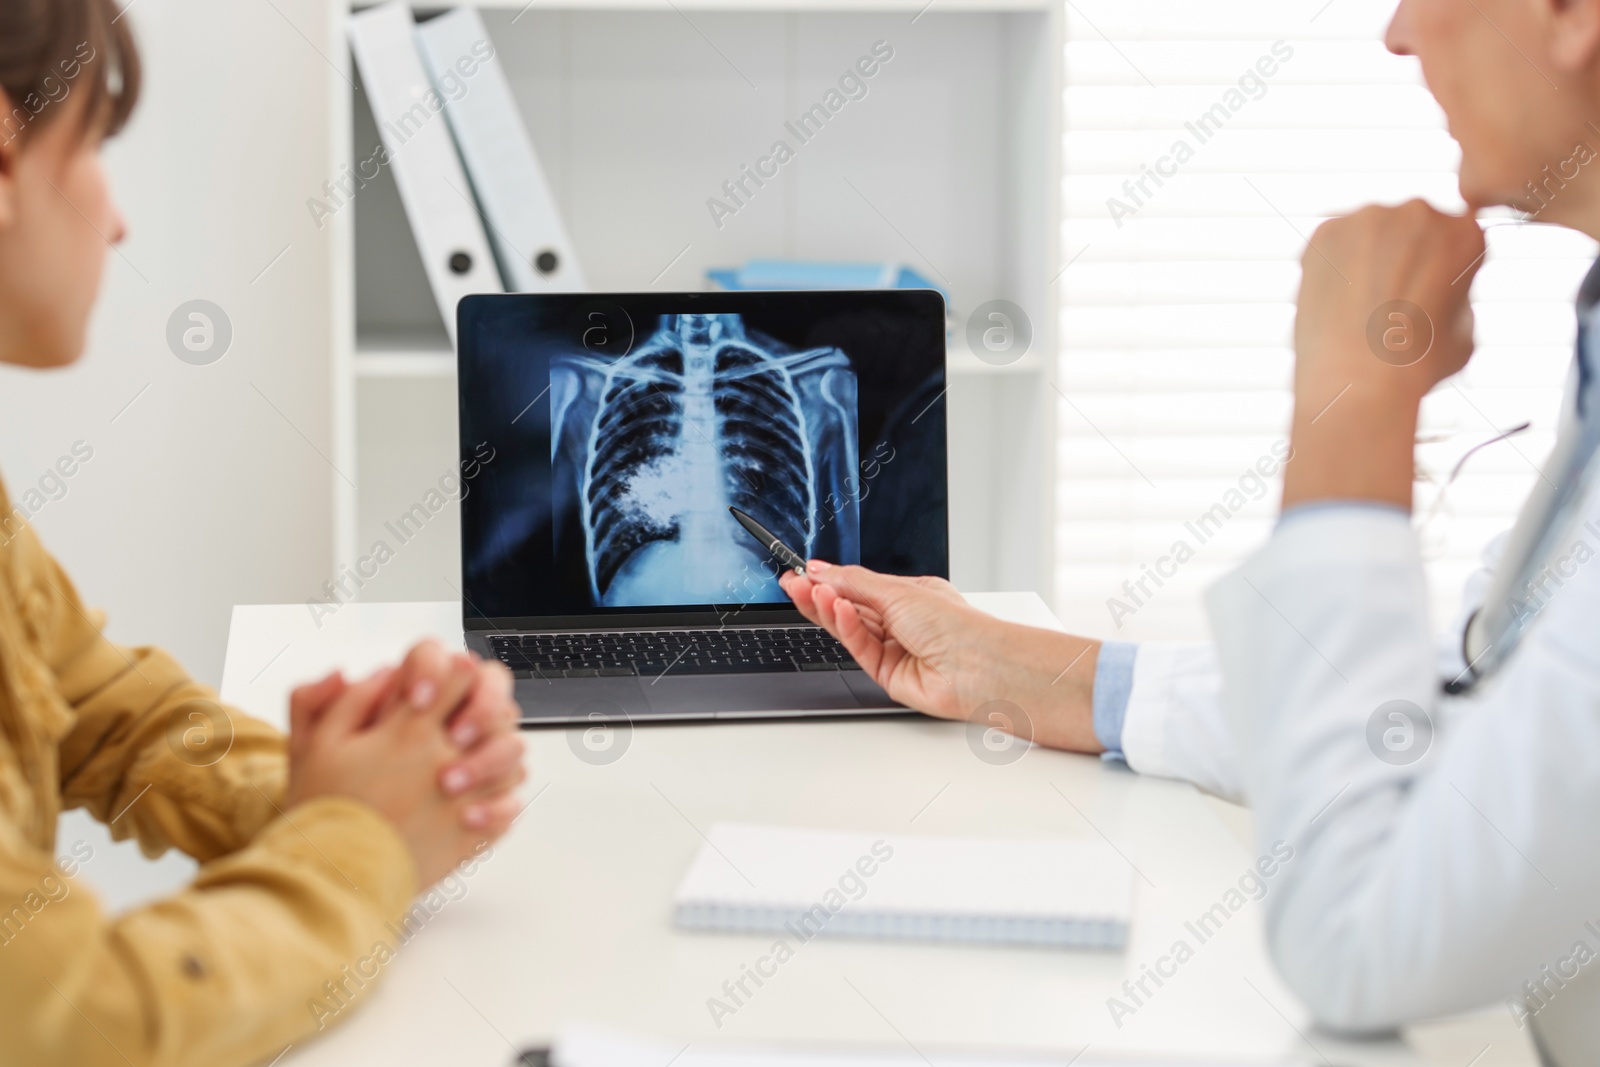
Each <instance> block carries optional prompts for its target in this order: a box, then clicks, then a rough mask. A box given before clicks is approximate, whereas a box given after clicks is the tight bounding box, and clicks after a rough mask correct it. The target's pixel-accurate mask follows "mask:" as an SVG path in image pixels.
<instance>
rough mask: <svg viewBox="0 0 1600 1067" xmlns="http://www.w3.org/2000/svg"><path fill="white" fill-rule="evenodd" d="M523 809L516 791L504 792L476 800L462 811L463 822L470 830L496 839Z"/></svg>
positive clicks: (489, 838) (490, 838)
mask: <svg viewBox="0 0 1600 1067" xmlns="http://www.w3.org/2000/svg"><path fill="white" fill-rule="evenodd" d="M521 810H522V802H521V801H520V800H519V799H518V798H517V795H516V794H515V793H502V794H500V795H499V796H497V797H493V798H491V799H488V800H474V801H473V802H472V803H470V804H468V805H467V806H466V808H465V810H463V811H462V813H461V823H462V825H463V826H465V827H466V828H467V829H469V830H474V831H476V832H478V833H480V834H483V835H484V837H485V838H487V839H488V840H491V841H492V840H494V839H495V838H497V837H499V836H500V835H501V834H503V833H505V832H506V829H507V828H508V827H510V825H511V820H512V819H515V818H516V817H517V813H518V812H519V811H521Z"/></svg>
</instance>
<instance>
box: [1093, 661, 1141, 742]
mask: <svg viewBox="0 0 1600 1067" xmlns="http://www.w3.org/2000/svg"><path fill="white" fill-rule="evenodd" d="M1138 652H1139V646H1138V645H1134V644H1128V643H1127V642H1123V641H1107V642H1105V643H1104V644H1102V645H1101V646H1100V658H1099V660H1098V661H1097V662H1096V663H1095V668H1094V736H1095V737H1096V738H1097V739H1098V740H1099V742H1100V744H1101V747H1103V748H1104V749H1105V750H1106V755H1107V756H1108V757H1109V758H1111V759H1121V758H1122V723H1123V720H1124V719H1126V718H1127V717H1128V698H1129V697H1131V696H1132V695H1133V661H1134V658H1135V657H1136V656H1137V655H1138Z"/></svg>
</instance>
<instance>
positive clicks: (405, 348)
mask: <svg viewBox="0 0 1600 1067" xmlns="http://www.w3.org/2000/svg"><path fill="white" fill-rule="evenodd" d="M946 360H947V362H946V364H945V366H946V369H947V370H948V371H949V373H950V375H951V377H956V378H963V377H988V376H991V375H1012V374H1030V373H1036V372H1038V371H1039V370H1040V368H1042V367H1043V366H1044V364H1043V361H1041V360H1040V359H1039V357H1038V356H1037V355H1036V354H1031V355H1029V356H1026V357H1024V358H1023V359H1020V360H1018V361H1017V362H1016V363H1012V364H1008V365H1006V366H1003V367H997V366H994V365H992V364H989V363H985V362H983V361H982V360H980V359H978V357H976V356H974V355H973V354H972V353H970V352H967V351H964V350H959V349H951V350H950V351H949V352H948V353H947V354H946ZM455 376H456V357H455V354H454V353H452V352H451V351H450V350H449V349H447V348H442V347H437V346H426V345H420V344H405V343H403V342H394V341H385V342H382V343H373V344H370V345H368V344H365V343H361V344H357V346H356V377H358V378H386V379H393V378H439V379H445V378H449V379H452V380H453V379H454V378H455Z"/></svg>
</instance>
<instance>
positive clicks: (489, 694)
mask: <svg viewBox="0 0 1600 1067" xmlns="http://www.w3.org/2000/svg"><path fill="white" fill-rule="evenodd" d="M474 666H475V668H476V670H477V679H476V681H475V682H474V684H473V686H472V691H471V693H470V694H469V695H468V696H467V702H466V703H465V704H464V705H463V706H462V707H461V708H460V709H459V710H458V711H457V712H456V713H455V714H454V715H453V716H452V717H451V719H450V740H452V741H454V742H455V743H456V745H457V747H459V748H463V749H465V748H470V747H471V746H472V745H474V744H477V743H478V742H479V741H481V740H483V739H484V738H486V737H489V736H491V735H494V734H497V733H503V732H505V731H507V730H511V729H514V728H515V726H516V724H517V719H518V717H519V715H518V712H517V703H516V701H515V700H513V699H512V697H511V693H512V687H513V685H514V683H513V682H512V680H511V672H510V671H509V670H507V669H506V667H505V664H503V663H499V662H497V661H489V662H484V661H481V660H480V661H475V662H474Z"/></svg>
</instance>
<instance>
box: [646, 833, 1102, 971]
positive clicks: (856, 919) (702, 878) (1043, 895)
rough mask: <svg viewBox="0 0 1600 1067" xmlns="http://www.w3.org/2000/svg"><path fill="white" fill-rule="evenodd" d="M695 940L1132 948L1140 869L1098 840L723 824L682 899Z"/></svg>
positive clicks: (678, 913) (683, 916) (684, 885)
mask: <svg viewBox="0 0 1600 1067" xmlns="http://www.w3.org/2000/svg"><path fill="white" fill-rule="evenodd" d="M674 905H675V909H674V919H675V921H676V923H677V925H678V926H679V927H681V928H683V929H686V930H712V931H719V932H723V933H760V934H776V935H779V936H788V937H789V938H793V939H797V940H799V941H802V942H803V941H809V940H811V939H812V938H813V937H854V938H880V939H889V940H917V941H951V942H968V943H981V944H992V945H1032V946H1041V947H1049V948H1086V949H1109V950H1118V949H1121V948H1122V947H1123V946H1124V945H1125V944H1126V943H1127V940H1128V928H1129V925H1130V923H1131V921H1132V911H1133V868H1132V867H1130V866H1129V863H1128V861H1127V860H1126V859H1124V858H1123V857H1122V856H1121V855H1119V854H1118V853H1117V852H1116V850H1115V849H1113V848H1111V847H1110V846H1109V845H1107V844H1105V843H1104V842H1100V841H1084V840H1079V839H1073V838H1043V839H1017V838H955V837H932V836H922V835H913V834H903V833H894V834H862V833H840V832H833V831H824V830H805V829H794V828H790V827H780V826H754V825H746V824H735V823H721V824H718V825H716V826H713V827H712V828H711V831H710V833H708V834H707V835H706V841H705V843H704V844H703V845H702V846H701V848H700V851H699V852H698V853H697V854H696V855H695V858H694V862H693V863H692V864H691V865H690V867H689V870H688V872H687V873H686V874H685V875H684V877H683V881H682V882H681V883H680V884H679V886H678V891H677V894H676V897H675V900H674Z"/></svg>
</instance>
